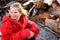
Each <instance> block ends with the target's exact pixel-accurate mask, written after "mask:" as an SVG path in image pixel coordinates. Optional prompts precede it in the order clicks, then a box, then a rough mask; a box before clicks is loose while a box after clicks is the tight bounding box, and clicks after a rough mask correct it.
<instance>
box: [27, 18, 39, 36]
mask: <svg viewBox="0 0 60 40" xmlns="http://www.w3.org/2000/svg"><path fill="white" fill-rule="evenodd" d="M27 26H28V27H29V28H30V30H31V31H33V32H34V37H36V36H37V35H38V33H39V28H38V26H37V24H35V23H34V22H32V21H30V20H28V19H27Z"/></svg>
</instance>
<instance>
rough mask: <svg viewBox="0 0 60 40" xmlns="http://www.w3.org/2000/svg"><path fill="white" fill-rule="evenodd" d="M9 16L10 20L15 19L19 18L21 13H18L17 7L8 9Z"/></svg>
mask: <svg viewBox="0 0 60 40" xmlns="http://www.w3.org/2000/svg"><path fill="white" fill-rule="evenodd" d="M9 14H10V16H11V18H12V19H17V18H18V17H19V16H21V13H20V12H19V11H18V8H17V7H12V8H10V11H9Z"/></svg>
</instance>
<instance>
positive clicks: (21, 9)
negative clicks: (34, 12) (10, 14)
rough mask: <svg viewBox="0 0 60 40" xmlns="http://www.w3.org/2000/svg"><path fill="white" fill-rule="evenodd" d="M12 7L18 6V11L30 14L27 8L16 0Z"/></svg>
mask: <svg viewBox="0 0 60 40" xmlns="http://www.w3.org/2000/svg"><path fill="white" fill-rule="evenodd" d="M12 7H17V8H18V9H19V10H18V11H19V12H21V13H22V15H25V16H28V14H27V13H28V12H27V10H25V9H24V8H23V7H22V5H21V3H19V2H15V3H13V4H11V6H10V8H12Z"/></svg>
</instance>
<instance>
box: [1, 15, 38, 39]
mask: <svg viewBox="0 0 60 40" xmlns="http://www.w3.org/2000/svg"><path fill="white" fill-rule="evenodd" d="M30 30H31V31H33V32H34V37H36V36H37V34H38V33H39V29H38V26H37V25H36V24H35V23H34V22H32V21H30V20H28V19H27V17H25V16H21V18H20V20H19V22H17V21H16V20H14V19H11V18H10V17H8V16H4V17H3V20H2V40H24V39H26V38H28V37H29V36H30Z"/></svg>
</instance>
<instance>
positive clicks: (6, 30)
mask: <svg viewBox="0 0 60 40" xmlns="http://www.w3.org/2000/svg"><path fill="white" fill-rule="evenodd" d="M13 30H14V29H12V27H11V24H10V23H7V22H6V23H3V24H2V38H3V39H4V40H21V39H25V38H27V37H29V36H30V31H29V29H24V30H22V31H18V32H16V33H14V32H13ZM23 36H24V37H23Z"/></svg>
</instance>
